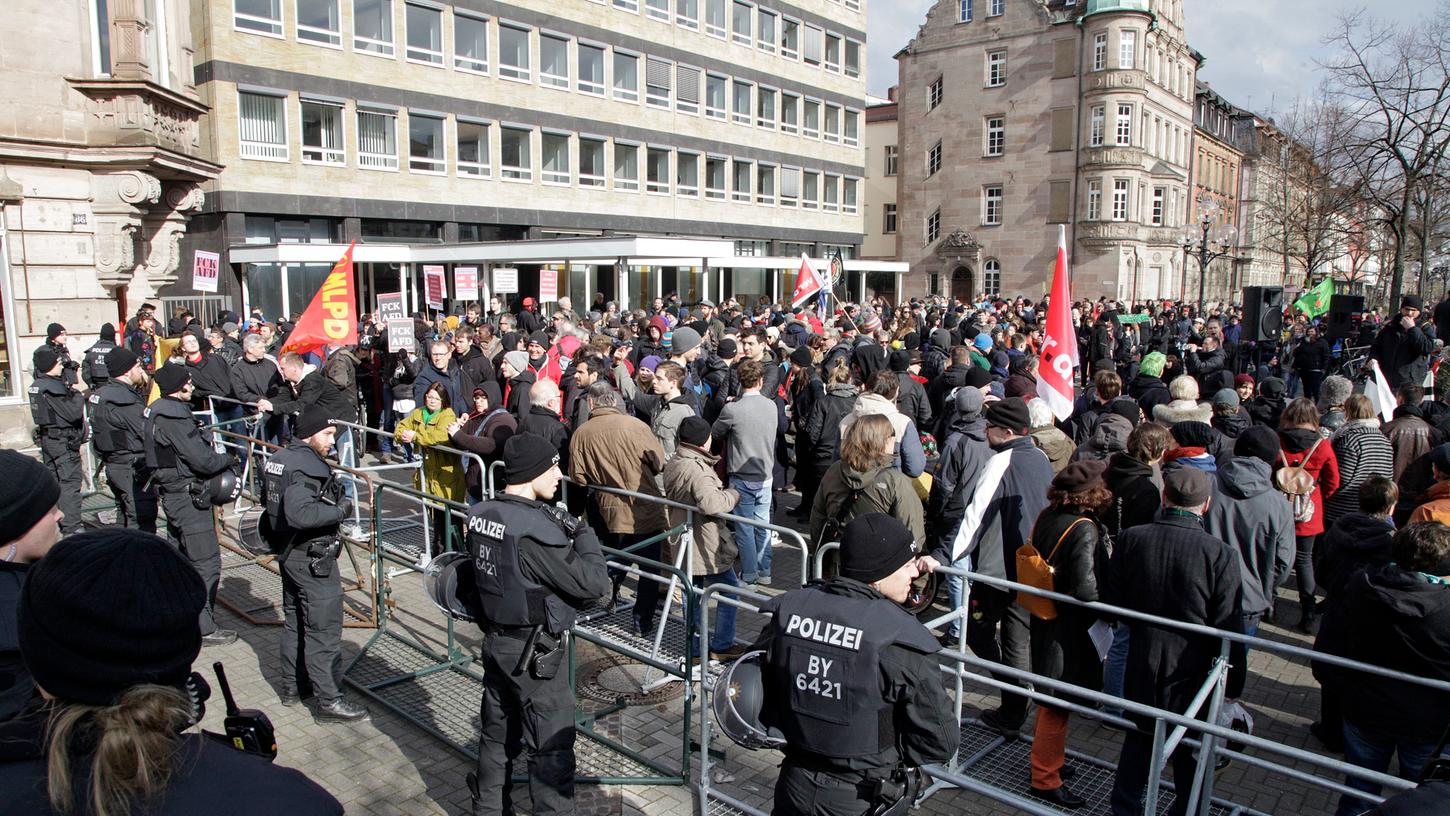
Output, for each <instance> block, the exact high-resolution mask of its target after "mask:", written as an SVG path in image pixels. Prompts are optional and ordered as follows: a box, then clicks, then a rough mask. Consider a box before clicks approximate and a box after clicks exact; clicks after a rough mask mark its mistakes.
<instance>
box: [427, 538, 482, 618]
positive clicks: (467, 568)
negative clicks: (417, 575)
mask: <svg viewBox="0 0 1450 816" xmlns="http://www.w3.org/2000/svg"><path fill="white" fill-rule="evenodd" d="M423 592H424V593H425V594H426V595H427V596H428V600H430V601H432V602H433V604H434V605H435V606H437V607H438V608H439V609H441V610H443V612H444V614H446V615H448V617H450V618H453V619H454V620H461V621H466V622H468V623H479V622H480V621H482V620H483V611H482V610H481V609H480V608H479V601H478V583H477V582H476V580H475V578H474V575H473V561H472V560H471V559H470V558H469V557H468V556H467V555H465V554H464V553H461V552H446V553H439V554H438V555H436V556H434V557H433V560H431V561H429V562H428V565H427V566H425V567H423Z"/></svg>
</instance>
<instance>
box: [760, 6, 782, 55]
mask: <svg viewBox="0 0 1450 816" xmlns="http://www.w3.org/2000/svg"><path fill="white" fill-rule="evenodd" d="M778 19H779V18H778V17H776V15H775V12H773V11H766V10H765V9H760V12H759V13H758V14H757V15H756V17H755V47H756V48H759V49H760V50H761V51H765V52H767V53H771V54H774V53H775V23H776V20H778Z"/></svg>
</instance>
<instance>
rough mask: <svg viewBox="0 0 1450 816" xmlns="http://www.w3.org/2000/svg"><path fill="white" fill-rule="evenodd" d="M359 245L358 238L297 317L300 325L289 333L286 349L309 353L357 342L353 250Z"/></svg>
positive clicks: (283, 349)
mask: <svg viewBox="0 0 1450 816" xmlns="http://www.w3.org/2000/svg"><path fill="white" fill-rule="evenodd" d="M356 245H357V242H356V241H353V242H352V243H351V244H348V247H347V251H346V252H344V253H342V258H340V259H339V260H338V262H337V263H335V264H333V266H332V271H331V272H329V273H327V278H326V279H325V280H324V281H323V282H322V288H321V289H318V290H317V294H316V295H314V296H313V298H312V302H311V303H309V304H308V305H307V311H305V312H303V313H302V316H301V317H299V318H297V326H296V327H295V328H293V329H292V333H291V334H290V335H288V336H287V344H286V345H284V346H283V347H282V351H284V352H287V351H295V352H297V353H298V354H306V353H307V352H309V351H316V350H317V349H320V348H322V347H324V346H326V345H327V344H329V343H338V344H341V345H344V346H351V345H355V344H356V343H357V296H356V293H355V291H354V289H353V281H352V250H353V247H354V246H356Z"/></svg>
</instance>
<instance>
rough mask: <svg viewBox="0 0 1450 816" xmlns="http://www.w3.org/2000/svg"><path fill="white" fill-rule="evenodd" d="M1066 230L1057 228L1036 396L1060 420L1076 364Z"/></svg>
mask: <svg viewBox="0 0 1450 816" xmlns="http://www.w3.org/2000/svg"><path fill="white" fill-rule="evenodd" d="M1068 278H1069V275H1068V271H1067V228H1066V227H1063V226H1058V228H1057V264H1056V265H1055V266H1054V268H1053V271H1052V300H1051V301H1050V302H1049V303H1048V304H1047V332H1046V335H1045V336H1044V337H1043V340H1042V354H1041V356H1040V358H1039V359H1038V365H1037V396H1039V397H1041V398H1042V399H1043V401H1044V402H1046V403H1047V405H1048V407H1049V408H1051V409H1052V415H1053V416H1055V417H1057V418H1058V419H1059V420H1063V419H1067V418H1068V417H1070V416H1072V406H1073V402H1074V394H1073V388H1072V370H1073V368H1074V367H1075V366H1077V364H1078V356H1077V333H1076V332H1074V331H1073V329H1072V293H1071V292H1070V291H1069V288H1068Z"/></svg>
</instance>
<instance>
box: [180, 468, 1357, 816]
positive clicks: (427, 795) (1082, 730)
mask: <svg viewBox="0 0 1450 816" xmlns="http://www.w3.org/2000/svg"><path fill="white" fill-rule="evenodd" d="M796 501H797V498H796V497H795V496H794V495H792V494H781V493H778V494H777V507H776V511H777V512H776V519H777V521H778V522H779V523H786V524H793V522H788V521H786V517H785V516H784V515H783V514H782V513H781V511H782V510H786V509H789V508H791V507H793V506H794V504H795V503H796ZM234 526H235V524H234V523H233V524H232V525H230V526H229V530H228V533H229V536H232V537H234V536H233V528H234ZM777 553H778V554H777V555H776V559H775V560H776V566H775V575H776V576H777V578H776V584H777V586H775V587H769V588H764V587H762V588H761V589H762V591H764V592H769V593H773V592H778V591H782V590H783V589H784V587H782V586H779V585H780V584H782V583H783V580H782V578H781V576H786V575H797V574H798V570H799V565H800V560H799V556H800V554H799V551H798V549H797V548H796V547H794V546H789V545H788V546H782V547H781V548H780V549H779V550H777ZM365 555H366V554H365V553H363V554H361V556H360V557H361V558H362V559H363V560H362V562H361V563H363V564H364V566H365V565H366V560H365ZM225 565H226V572H224V578H223V586H222V595H223V597H224V598H225V599H227V600H228V601H229V602H231V603H233V604H234V605H238V606H241V607H243V608H246V609H248V610H249V611H250V615H251V617H252V618H253V619H260V620H266V619H272V620H275V619H276V613H275V610H274V609H273V608H272V606H271V604H272V603H275V602H276V601H277V600H278V599H279V598H280V583H278V582H277V581H276V579H275V576H272V575H270V574H269V573H266V572H265V571H264V570H261V569H259V568H257V567H254V566H251V565H250V563H249V560H248V558H246V557H243V556H241V555H238V554H235V553H229V554H228V555H227V557H226V559H225ZM347 574H349V573H348V571H347V570H344V575H347ZM390 589H391V596H390V597H391V599H392V601H393V602H394V604H395V606H394V608H393V609H392V612H391V614H392V620H391V622H390V627H391V630H392V631H394V632H397V633H402V634H406V635H408V636H410V637H413V638H415V639H416V640H417V641H419V642H420V643H421V644H423V645H425V646H427V647H430V648H432V649H434V650H435V651H437V652H440V653H441V652H443V651H444V650H445V645H444V644H445V642H446V628H445V625H444V618H443V616H442V615H441V614H440V613H438V612H437V611H436V610H435V609H434V607H433V606H432V605H431V604H429V603H428V602H427V601H426V599H425V598H424V597H423V594H422V590H421V579H420V576H419V575H418V574H417V573H416V572H410V571H404V572H402V573H401V574H398V575H396V576H395V577H393V578H391V580H390ZM359 597H361V596H359ZM1280 606H1281V609H1284V610H1286V611H1287V614H1285V615H1284V616H1283V617H1284V619H1286V620H1284V621H1283V622H1284V623H1288V624H1292V623H1293V622H1294V621H1295V620H1297V610H1295V609H1294V606H1295V604H1293V603H1291V602H1289V601H1288V599H1287V596H1285V597H1284V598H1283V599H1281V604H1280ZM219 614H220V616H221V620H222V621H223V625H225V626H228V627H231V628H235V629H237V630H238V631H239V632H240V634H241V637H240V639H239V640H238V641H237V642H236V643H235V644H233V645H231V646H227V647H221V648H209V649H207V650H205V651H204V653H203V655H202V661H199V662H202V663H205V664H208V665H209V664H210V663H211V662H212V661H214V660H221V661H223V662H224V663H225V664H226V667H227V673H228V675H229V678H230V680H231V682H232V685H233V687H234V689H235V691H236V695H237V698H238V701H239V703H240V704H241V705H242V706H243V707H257V708H262V709H263V710H265V711H267V712H268V714H269V715H270V716H271V717H272V719H273V721H274V723H275V724H276V726H277V739H278V743H279V746H280V751H281V754H280V756H279V757H278V760H277V761H278V763H279V764H282V765H287V766H291V767H296V768H300V769H302V770H304V771H305V772H306V773H307V774H308V775H309V776H311V777H312V778H313V779H315V780H317V781H318V782H319V783H320V784H321V785H323V786H324V787H326V788H327V789H328V790H329V791H331V792H332V793H333V794H334V795H335V796H337V797H338V798H339V799H340V800H341V801H342V802H343V803H344V805H346V807H347V810H348V813H351V814H460V813H466V812H467V807H468V794H467V792H466V789H465V785H464V775H465V774H466V773H467V772H468V771H469V770H470V769H471V768H472V760H471V759H467V758H465V756H464V755H463V754H462V753H460V752H459V751H458V750H455V749H454V748H451V747H449V746H448V745H446V744H445V743H444V742H443V741H441V740H440V739H439V738H438V737H436V736H434V735H433V734H430V733H429V732H428V731H425V730H424V729H423V728H420V727H419V726H417V725H415V724H414V723H412V722H409V721H408V720H406V719H404V718H403V717H401V716H399V715H398V714H396V713H395V712H393V711H391V710H389V709H388V708H386V707H384V706H383V705H381V704H379V703H378V702H377V701H375V700H367V702H368V705H369V707H370V708H371V709H372V712H373V716H372V719H371V720H370V721H369V722H366V723H363V724H359V725H324V724H319V723H316V722H314V720H313V718H312V716H311V712H310V710H309V709H307V708H305V707H298V708H290V709H289V708H283V707H281V706H280V705H279V704H278V703H277V678H278V659H277V647H278V638H279V636H280V631H281V630H280V629H279V628H278V627H276V626H268V625H257V624H254V623H250V622H248V621H245V620H243V619H241V618H240V617H238V616H237V615H235V614H233V613H232V612H230V611H222V612H220V613H219ZM759 623H760V621H759V619H758V616H755V615H750V614H745V613H742V615H741V619H740V630H741V634H740V637H741V639H742V640H748V639H749V638H750V637H752V636H753V635H754V634H755V633H756V632H757V631H758V628H759ZM1261 634H1262V635H1263V636H1266V637H1268V638H1271V639H1274V640H1278V641H1282V642H1288V643H1296V644H1299V645H1307V644H1308V638H1307V637H1305V636H1303V635H1300V634H1298V633H1296V632H1293V631H1292V630H1290V629H1288V628H1286V627H1284V626H1280V625H1274V624H1267V625H1265V626H1264V627H1263V628H1262V630H1261ZM373 635H374V631H373V630H371V629H366V628H349V629H347V630H345V632H344V654H343V659H344V665H347V664H348V662H350V661H351V660H352V659H353V658H354V656H356V655H357V654H358V653H359V652H360V651H361V650H362V648H363V646H364V645H365V644H366V643H367V642H368V640H369V638H371V637H372V636H373ZM478 640H479V637H478V631H477V630H476V629H475V628H473V627H472V626H469V625H465V624H460V625H459V626H458V629H457V643H458V646H459V648H460V649H461V650H463V651H464V652H465V653H473V652H474V650H475V649H476V647H477V643H478ZM389 648H391V647H389ZM404 651H406V650H404ZM370 654H371V653H370ZM378 654H380V655H382V656H383V657H380V658H378V659H384V658H386V655H387V654H392V652H391V651H388V649H384V650H382V651H380V652H378ZM601 657H607V656H606V655H603V654H602V653H601V652H600V650H599V649H598V648H597V647H594V646H592V645H590V644H582V643H581V645H580V647H579V655H578V661H577V662H578V665H579V666H580V669H581V672H583V671H584V670H585V669H586V668H588V667H590V666H592V665H593V664H592V661H594V660H596V659H599V658H601ZM372 659H373V658H371V657H370V660H372ZM1249 669H1250V677H1249V683H1248V687H1247V691H1246V693H1245V695H1244V699H1243V702H1244V703H1245V705H1246V706H1247V707H1248V708H1249V710H1250V711H1251V712H1252V713H1253V716H1254V718H1255V733H1256V734H1258V735H1260V736H1264V737H1267V738H1269V739H1271V740H1275V741H1278V742H1281V743H1284V744H1287V745H1292V746H1296V747H1301V748H1308V749H1310V750H1318V749H1319V746H1318V744H1317V743H1316V742H1315V741H1314V740H1313V739H1312V738H1311V737H1310V736H1309V734H1308V731H1307V730H1306V726H1307V725H1308V723H1309V722H1310V721H1311V720H1312V719H1313V718H1314V716H1315V714H1316V712H1317V708H1318V692H1317V689H1318V687H1317V685H1316V684H1315V683H1314V681H1313V680H1312V678H1311V677H1310V673H1309V670H1308V667H1307V666H1306V665H1304V664H1303V663H1299V662H1293V661H1289V660H1285V659H1283V658H1281V657H1278V656H1275V655H1270V654H1267V653H1264V652H1255V653H1253V654H1252V655H1251V656H1250V665H1249ZM615 673H616V674H618V672H617V671H616V672H615ZM354 674H355V675H356V674H357V672H355V673H354ZM364 674H365V672H364ZM634 674H635V675H636V676H638V675H641V674H643V672H642V670H640V667H637V666H636V667H635V672H634ZM449 677H452V678H453V681H456V682H453V681H449V680H448V678H449ZM618 681H619V678H618V677H615V678H614V682H616V683H617V682H618ZM413 685H414V686H416V687H417V688H415V689H412V690H406V693H405V694H404V696H403V697H400V698H398V699H400V700H402V701H403V702H404V704H406V705H408V706H409V707H410V709H411V710H413V711H414V712H415V713H417V714H418V715H419V716H420V717H422V718H423V719H425V720H429V721H430V722H431V723H433V724H434V726H435V727H437V728H439V730H441V731H443V732H445V733H452V734H454V736H455V738H458V735H459V734H467V735H468V736H467V737H466V738H461V739H460V741H463V742H469V741H471V740H472V738H473V737H472V733H473V731H472V729H476V727H477V726H476V720H477V705H478V699H477V691H476V688H477V687H476V686H472V685H469V684H468V683H467V682H466V681H465V680H463V679H462V676H461V675H457V673H455V672H444V673H443V675H442V676H440V675H431V676H430V677H429V679H428V681H427V682H424V683H417V684H413ZM984 691H989V690H987V689H984V688H976V689H972V688H970V687H969V689H968V693H967V694H966V696H965V700H964V704H965V705H964V709H963V710H964V714H965V715H967V716H975V715H976V714H977V713H979V711H980V710H981V709H982V708H983V707H988V708H990V707H993V706H994V705H995V702H994V696H995V695H986V694H984V693H983V692H984ZM349 694H350V695H357V694H358V692H357V691H356V690H355V689H354V690H350V691H349ZM410 695H411V696H410ZM656 697H657V698H658V699H655V700H653V701H651V702H649V704H646V705H637V706H631V707H628V708H626V709H624V711H622V712H620V713H617V714H613V715H610V716H607V717H604V718H603V719H602V720H600V722H599V723H598V724H597V726H596V727H597V729H598V730H599V731H601V732H603V733H606V734H609V735H611V736H617V737H619V738H621V739H623V740H624V741H626V742H627V743H630V744H632V745H634V746H636V747H638V748H639V749H640V751H641V752H642V753H643V754H644V755H645V756H647V757H649V758H651V759H654V760H657V761H660V762H663V763H666V764H670V765H672V766H677V764H678V759H679V755H680V751H681V742H680V740H681V736H680V734H681V731H680V725H681V717H682V712H683V706H684V705H685V702H686V698H685V697H684V696H683V693H682V687H681V686H680V685H678V684H673V685H672V687H669V688H666V689H665V690H663V691H661V692H659V693H658V694H657V695H656ZM581 699H582V698H581ZM689 700H690V702H691V703H692V704H694V703H696V702H698V700H697V698H695V697H693V696H691V697H690V698H689ZM598 705H599V703H596V702H592V701H586V702H585V707H586V708H590V707H597V706H598ZM696 713H697V712H696ZM222 717H223V711H222V705H221V702H220V700H219V699H218V700H216V701H214V703H213V704H212V705H211V706H210V708H209V711H208V714H207V718H206V721H205V726H206V727H208V728H211V729H220V727H221V722H222ZM1030 722H1031V721H1030V719H1029V723H1030ZM691 728H692V729H697V722H696V721H695V720H692V724H691ZM1029 731H1030V725H1029ZM1120 740H1121V737H1120V735H1119V734H1118V733H1117V732H1115V731H1112V730H1110V729H1107V728H1105V727H1102V726H1099V725H1098V724H1097V723H1096V722H1095V721H1091V720H1087V719H1085V718H1078V717H1075V718H1074V719H1073V722H1072V730H1071V734H1070V738H1069V742H1068V745H1069V748H1070V750H1072V751H1077V752H1081V754H1082V755H1084V756H1085V757H1089V758H1094V757H1095V758H1098V759H1099V760H1101V761H1102V767H1103V768H1104V770H1103V771H1102V772H1101V773H1099V772H1098V771H1096V770H1092V769H1091V764H1090V763H1091V760H1084V763H1085V764H1084V767H1086V768H1088V769H1089V773H1088V776H1089V777H1090V778H1089V779H1088V780H1086V781H1082V782H1080V783H1079V784H1081V785H1088V784H1089V783H1090V782H1093V783H1095V784H1098V785H1099V786H1101V785H1102V784H1110V781H1111V779H1110V769H1111V765H1112V763H1114V762H1115V761H1116V757H1117V753H1118V747H1119V745H1120ZM580 744H581V747H582V746H585V745H587V744H588V743H587V741H586V740H583V739H581V740H580ZM712 747H714V748H717V749H723V750H724V756H723V759H720V760H717V762H716V765H715V767H716V769H717V771H718V772H719V775H718V776H717V783H718V784H717V787H718V788H719V789H720V790H722V791H724V792H725V793H727V794H729V795H731V796H734V797H736V798H738V799H740V800H742V801H744V802H745V803H747V804H750V805H753V806H755V807H760V808H762V809H766V810H768V808H769V801H770V792H771V789H772V786H773V784H774V777H775V767H776V763H777V762H778V760H779V757H778V755H777V754H774V753H772V752H749V751H744V750H741V749H738V748H736V747H735V746H734V745H733V744H730V745H727V744H726V743H725V742H724V741H723V740H716V741H714V742H713V743H712ZM1022 750H1025V748H1024V749H1022ZM582 753H583V754H584V756H583V757H582V758H581V770H591V771H594V772H611V771H610V769H613V771H614V772H617V771H619V770H620V769H624V768H634V769H636V770H638V769H639V766H638V765H634V764H632V763H628V762H621V761H619V759H618V756H617V755H614V754H612V753H611V752H603V753H602V754H601V753H600V752H598V751H597V750H594V749H593V748H592V746H591V747H590V749H589V750H587V751H583V752H582ZM1304 769H1306V770H1307V769H1308V768H1307V767H1306V768H1304ZM993 770H994V772H995V773H997V774H998V776H999V777H1000V778H1001V779H1002V780H1005V781H1004V782H1002V783H1001V784H1003V785H1005V786H1007V787H1015V788H1016V789H1018V790H1021V789H1025V787H1026V784H1027V773H1028V771H1027V766H1026V763H1025V760H1024V761H1022V762H1021V764H1020V765H1019V766H1015V767H1000V768H996V769H993ZM691 775H692V778H698V757H693V758H692V760H691ZM1103 779H1106V780H1107V782H1103ZM1215 792H1216V793H1217V794H1218V795H1220V796H1222V797H1224V798H1226V799H1229V800H1231V801H1233V802H1236V803H1238V804H1241V805H1245V806H1248V807H1249V808H1252V809H1254V810H1258V811H1262V812H1266V813H1285V814H1289V813H1292V814H1317V813H1327V812H1329V811H1330V810H1332V807H1333V803H1334V797H1333V796H1332V795H1331V794H1329V793H1328V792H1326V791H1323V790H1322V789H1316V788H1312V787H1310V786H1307V785H1304V784H1302V783H1298V782H1295V781H1293V780H1290V779H1287V778H1284V777H1282V776H1276V775H1272V774H1270V773H1268V772H1266V771H1262V770H1258V769H1254V768H1249V767H1246V766H1245V765H1244V763H1235V765H1233V766H1232V767H1230V768H1228V769H1227V770H1225V771H1223V772H1222V773H1220V774H1219V775H1218V777H1217V782H1216V787H1215ZM519 796H520V798H522V799H523V800H524V801H525V802H526V801H527V794H526V793H524V792H522V789H521V792H520V793H519ZM1093 798H1096V797H1093V796H1090V799H1093ZM578 804H579V812H580V813H581V814H590V815H591V816H592V815H593V814H599V815H600V816H603V815H604V814H636V813H642V814H651V815H652V816H657V815H660V814H686V813H695V812H697V810H698V806H697V802H696V793H695V788H694V786H693V785H658V784H656V785H581V786H580V787H579V791H578ZM717 812H723V811H717ZM920 812H923V813H927V814H943V816H945V815H946V814H960V813H972V814H1011V813H1019V812H1021V811H1019V810H1017V809H1015V808H1012V807H1008V806H1005V805H1002V804H998V803H995V802H994V801H993V800H991V799H988V798H986V797H985V796H983V795H981V794H978V793H972V792H969V791H963V790H948V791H945V792H940V793H937V794H936V795H934V796H932V797H931V798H930V799H928V800H927V801H926V802H925V803H924V804H923V806H922V808H921V811H920ZM1077 812H1078V813H1088V812H1093V809H1092V808H1087V809H1084V810H1082V811H1077ZM1099 812H1101V811H1099Z"/></svg>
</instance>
